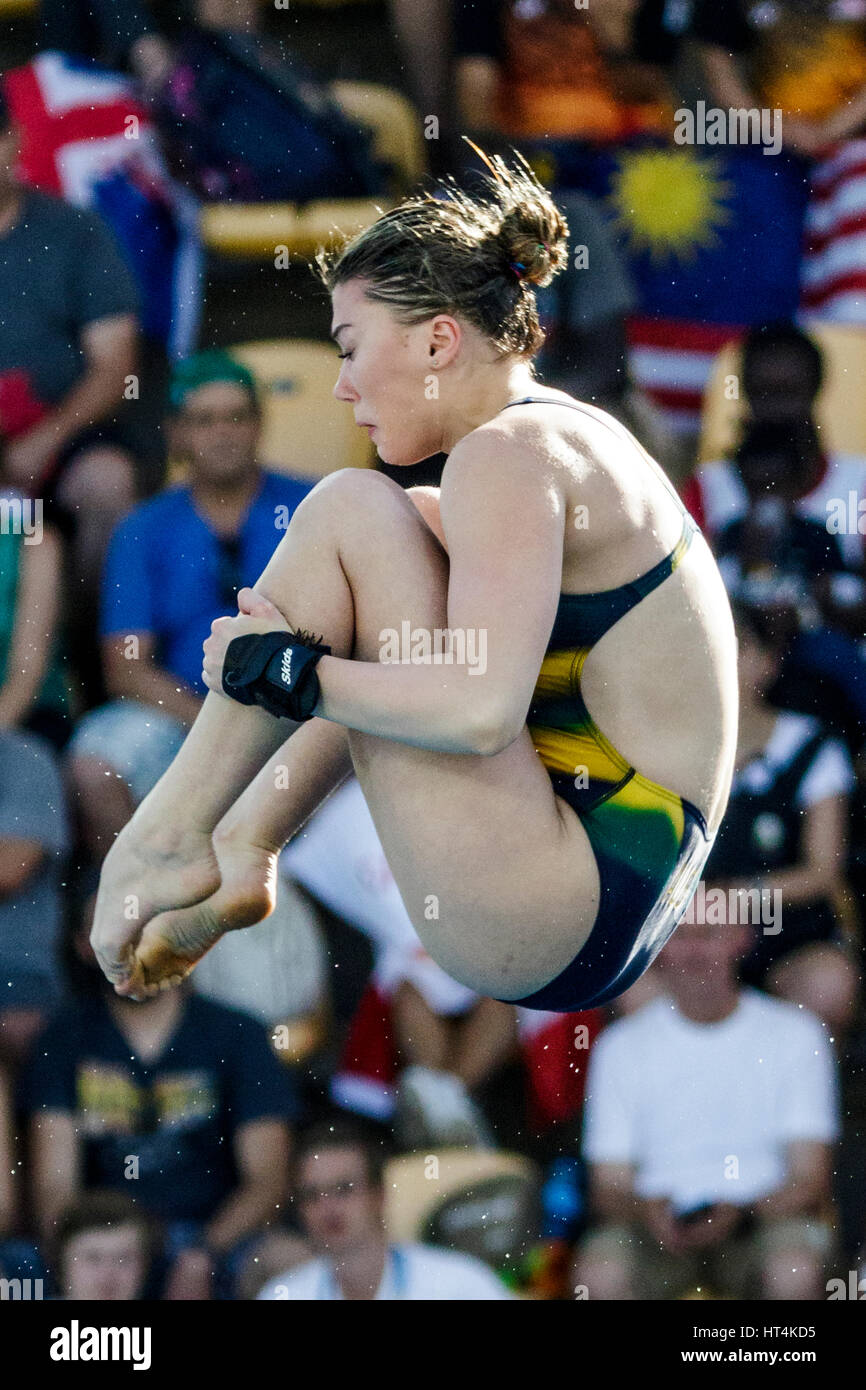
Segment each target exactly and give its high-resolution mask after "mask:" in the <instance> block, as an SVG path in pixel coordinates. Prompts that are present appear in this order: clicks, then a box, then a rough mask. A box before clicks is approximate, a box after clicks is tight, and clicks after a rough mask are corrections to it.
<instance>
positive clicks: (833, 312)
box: [801, 140, 866, 324]
mask: <svg viewBox="0 0 866 1390" xmlns="http://www.w3.org/2000/svg"><path fill="white" fill-rule="evenodd" d="M801 288H802V300H801V304H802V309H803V312H804V313H805V314H807V315H808V316H809V317H812V318H818V319H831V320H834V321H835V322H837V323H857V324H862V323H866V140H847V141H845V143H844V144H841V145H837V146H835V147H834V148H833V149H832V150H831V151H829V152H828V153H827V155H826V156H825V158H823V159H822V160H821V162H820V163H819V164H817V165H816V166H815V168H814V170H813V173H812V190H811V198H810V200H809V207H808V209H807V212H806V226H805V244H804V253H803V266H802V281H801Z"/></svg>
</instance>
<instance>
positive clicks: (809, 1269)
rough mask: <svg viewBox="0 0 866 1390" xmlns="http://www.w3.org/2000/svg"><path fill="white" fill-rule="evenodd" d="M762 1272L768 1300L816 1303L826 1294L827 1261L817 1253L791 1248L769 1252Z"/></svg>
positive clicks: (764, 1292)
mask: <svg viewBox="0 0 866 1390" xmlns="http://www.w3.org/2000/svg"><path fill="white" fill-rule="evenodd" d="M760 1268H761V1294H762V1297H763V1298H765V1299H771V1300H773V1301H776V1300H779V1299H782V1300H788V1299H794V1300H796V1301H797V1302H803V1301H809V1302H814V1301H815V1300H816V1299H819V1298H822V1297H823V1296H824V1294H825V1289H824V1261H823V1259H822V1258H821V1256H820V1255H819V1254H817V1253H816V1252H815V1251H814V1250H810V1249H808V1248H806V1249H803V1248H798V1247H797V1246H796V1245H791V1246H789V1247H787V1248H785V1249H779V1250H772V1251H767V1252H765V1254H764V1257H763V1259H762V1261H761V1267H760Z"/></svg>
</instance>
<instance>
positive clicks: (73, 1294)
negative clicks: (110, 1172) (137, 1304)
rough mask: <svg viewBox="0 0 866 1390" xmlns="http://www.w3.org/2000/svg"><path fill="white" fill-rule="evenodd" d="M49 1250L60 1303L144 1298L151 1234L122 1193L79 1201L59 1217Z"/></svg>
mask: <svg viewBox="0 0 866 1390" xmlns="http://www.w3.org/2000/svg"><path fill="white" fill-rule="evenodd" d="M53 1245H54V1248H55V1250H56V1251H57V1254H56V1258H55V1260H54V1261H53V1262H52V1263H53V1264H54V1267H55V1271H56V1275H55V1277H56V1280H57V1285H58V1288H59V1289H60V1297H61V1298H62V1299H69V1300H70V1301H72V1302H77V1301H78V1300H81V1301H82V1302H96V1303H131V1302H133V1301H135V1300H136V1299H141V1298H144V1297H145V1291H146V1287H147V1282H148V1277H149V1275H150V1269H151V1263H152V1258H153V1246H154V1232H153V1228H152V1223H151V1222H150V1221H149V1220H148V1218H147V1217H146V1216H145V1214H144V1213H143V1212H142V1210H141V1208H140V1207H137V1206H136V1204H135V1202H134V1201H133V1200H132V1198H131V1197H129V1196H127V1194H126V1193H124V1192H100V1191H95V1192H88V1193H86V1194H85V1195H84V1196H82V1197H79V1198H78V1199H77V1200H76V1201H74V1202H72V1203H71V1204H70V1205H69V1206H68V1207H66V1208H65V1209H64V1210H63V1211H62V1212H61V1213H60V1216H59V1218H58V1222H57V1230H56V1232H55V1234H54V1239H53Z"/></svg>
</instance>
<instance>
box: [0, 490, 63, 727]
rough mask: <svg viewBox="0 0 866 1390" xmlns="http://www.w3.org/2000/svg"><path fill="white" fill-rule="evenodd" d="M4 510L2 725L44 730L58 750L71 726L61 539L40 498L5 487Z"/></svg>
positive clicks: (0, 510) (1, 493)
mask: <svg viewBox="0 0 866 1390" xmlns="http://www.w3.org/2000/svg"><path fill="white" fill-rule="evenodd" d="M0 476H2V467H0ZM0 514H2V517H3V521H2V524H0V729H15V728H18V729H24V730H27V731H29V732H31V733H35V734H40V735H41V736H42V737H43V738H46V739H48V740H49V741H50V742H51V743H52V744H54V746H55V747H56V748H58V749H59V748H61V747H62V746H63V744H64V743H65V742H66V739H67V738H68V736H69V732H70V729H71V727H72V725H71V720H70V714H69V691H68V688H67V682H66V671H65V666H64V664H63V662H62V661H61V653H60V651H59V643H58V640H57V634H58V629H59V625H60V618H61V614H60V603H61V595H62V592H63V549H62V542H61V539H60V536H59V535H58V533H57V530H56V529H55V527H53V526H50V525H48V524H46V522H45V520H44V516H43V510H42V506H41V503H40V501H39V499H38V498H37V499H36V500H33V499H30V498H25V497H23V496H22V495H21V494H20V493H18V492H16V491H15V490H13V489H7V490H0Z"/></svg>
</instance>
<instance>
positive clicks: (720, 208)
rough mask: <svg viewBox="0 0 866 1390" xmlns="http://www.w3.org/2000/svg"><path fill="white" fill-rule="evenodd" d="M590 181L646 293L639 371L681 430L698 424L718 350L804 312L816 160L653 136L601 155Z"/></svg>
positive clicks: (637, 376) (636, 355)
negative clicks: (803, 270) (807, 162)
mask: <svg viewBox="0 0 866 1390" xmlns="http://www.w3.org/2000/svg"><path fill="white" fill-rule="evenodd" d="M590 185H591V186H589V187H588V188H587V191H588V192H593V193H595V194H596V195H598V196H600V198H601V200H602V205H603V206H604V207H605V208H606V210H607V213H608V215H609V217H610V219H611V226H612V230H613V232H614V235H615V238H616V241H617V244H618V246H619V248H620V251H621V253H622V255H623V257H624V261H625V264H626V266H627V269H628V271H629V274H630V277H631V279H632V282H633V284H634V286H635V290H636V295H637V301H638V304H637V310H636V313H635V314H634V316H633V318H632V319H631V321H630V324H629V343H630V366H631V372H632V376H633V378H634V380H635V381H636V382H637V384H638V385H639V386H641V387H642V388H643V389H644V390H645V391H646V393H647V394H648V395H649V397H650V398H651V399H652V400H653V401H654V402H655V404H656V405H657V406H658V407H659V409H660V410H661V411H662V412H663V414H664V417H665V419H666V421H667V423H668V425H669V426H670V427H671V428H672V429H674V430H678V431H691V430H697V427H698V423H699V418H700V409H701V399H702V396H703V391H704V387H705V386H706V384H707V381H708V379H709V376H710V372H711V369H712V364H713V360H714V358H715V355H716V353H717V352H718V350H719V349H720V348H721V347H722V346H723V345H724V344H725V343H726V342H728V341H729V340H730V339H731V338H736V337H739V336H741V334H742V333H743V331H744V330H745V329H746V328H747V327H749V326H750V325H752V324H756V323H761V322H766V321H770V320H773V319H791V318H794V316H795V315H796V313H797V309H798V302H799V277H800V263H801V258H802V240H803V220H804V216H805V209H806V200H807V196H808V178H807V174H806V168H805V166H804V164H803V163H802V162H801V161H799V160H797V159H794V158H792V157H791V156H789V155H788V154H786V153H785V152H784V151H782V152H781V153H779V154H778V155H775V156H769V155H765V154H764V153H763V150H762V148H760V147H751V146H737V147H731V146H722V147H719V148H716V149H712V150H707V149H704V148H701V147H695V146H672V145H667V144H661V143H657V142H647V141H644V142H641V143H638V144H633V145H627V146H625V147H623V148H621V149H619V150H617V151H616V152H614V153H603V154H600V155H599V156H598V159H597V160H596V162H595V166H594V169H593V173H592V177H591V179H590Z"/></svg>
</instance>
